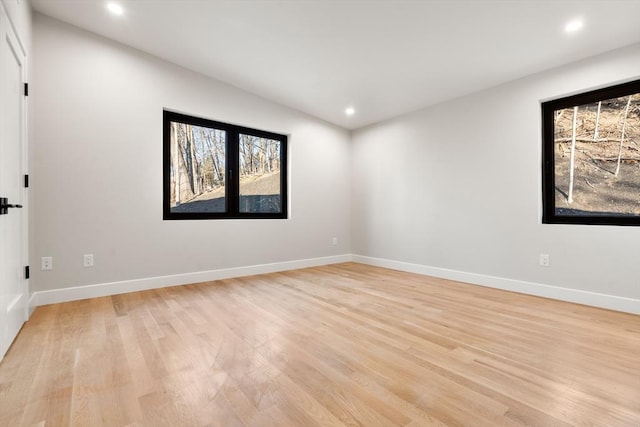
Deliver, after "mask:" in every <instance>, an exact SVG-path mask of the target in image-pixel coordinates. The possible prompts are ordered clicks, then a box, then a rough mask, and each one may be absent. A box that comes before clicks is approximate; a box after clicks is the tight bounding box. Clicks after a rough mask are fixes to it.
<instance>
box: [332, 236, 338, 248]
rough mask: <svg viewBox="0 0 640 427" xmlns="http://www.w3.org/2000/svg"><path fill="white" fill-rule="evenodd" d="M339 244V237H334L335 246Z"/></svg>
mask: <svg viewBox="0 0 640 427" xmlns="http://www.w3.org/2000/svg"><path fill="white" fill-rule="evenodd" d="M337 244H338V238H337V237H334V238H333V246H336V245H337Z"/></svg>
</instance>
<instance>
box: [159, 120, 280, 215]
mask: <svg viewBox="0 0 640 427" xmlns="http://www.w3.org/2000/svg"><path fill="white" fill-rule="evenodd" d="M171 122H178V123H185V124H190V125H193V126H199V127H207V128H213V129H217V130H222V131H224V132H226V136H225V212H172V211H171ZM162 133H163V135H162V141H163V154H162V156H163V162H162V164H163V166H162V175H163V180H162V212H163V220H193V219H195V220H201V219H287V218H288V197H287V188H288V187H287V170H288V168H287V153H288V150H287V142H288V137H287V135H283V134H278V133H275V132H269V131H263V130H259V129H253V128H248V127H244V126H237V125H232V124H229V123H223V122H218V121H215V120H209V119H205V118H202V117H195V116H191V115H187V114H182V113H177V112H174V111H171V110H166V109H165V110H163V123H162ZM240 134H244V135H250V136H255V137H258V138H268V139H271V140H275V141H278V142H279V143H280V204H281V211H280V212H240V193H239V192H240V174H239V173H238V171H239V167H240V153H239V146H240Z"/></svg>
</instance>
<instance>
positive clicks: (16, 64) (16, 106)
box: [0, 3, 28, 360]
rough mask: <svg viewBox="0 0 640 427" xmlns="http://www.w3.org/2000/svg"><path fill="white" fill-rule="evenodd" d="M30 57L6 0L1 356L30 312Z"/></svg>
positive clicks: (1, 60)
mask: <svg viewBox="0 0 640 427" xmlns="http://www.w3.org/2000/svg"><path fill="white" fill-rule="evenodd" d="M24 58H25V55H24V52H23V50H22V47H21V45H20V43H19V42H18V39H17V37H16V35H15V33H14V31H13V28H12V27H11V24H10V23H9V20H8V18H7V14H6V12H5V10H4V8H3V7H2V3H0V198H7V204H8V205H10V206H12V207H6V206H0V360H2V358H3V357H4V355H5V353H6V352H7V350H8V349H9V346H10V345H11V343H12V342H13V340H14V338H15V337H16V335H17V334H18V332H19V331H20V328H21V327H22V324H23V323H24V322H25V320H26V318H27V304H28V302H27V299H28V298H27V292H28V291H27V280H26V278H25V272H24V266H25V265H26V262H25V261H26V246H27V245H26V232H27V228H26V224H27V216H26V210H25V209H21V208H19V207H18V206H16V205H24V202H25V201H26V194H25V189H24V171H25V166H26V150H25V147H26V142H25V132H24V129H25V100H24V89H23V88H24V71H25V70H24V68H25V67H24ZM0 205H1V203H0Z"/></svg>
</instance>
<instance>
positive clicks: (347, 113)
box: [344, 107, 356, 116]
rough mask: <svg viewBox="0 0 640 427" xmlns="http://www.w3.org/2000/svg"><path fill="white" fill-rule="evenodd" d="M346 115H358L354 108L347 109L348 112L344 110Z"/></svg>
mask: <svg viewBox="0 0 640 427" xmlns="http://www.w3.org/2000/svg"><path fill="white" fill-rule="evenodd" d="M344 113H345V114H346V115H347V116H353V115H354V114H355V113H356V110H355V108H353V107H349V108H347V109H346V110H344Z"/></svg>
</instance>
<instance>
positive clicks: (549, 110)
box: [541, 80, 640, 226]
mask: <svg viewBox="0 0 640 427" xmlns="http://www.w3.org/2000/svg"><path fill="white" fill-rule="evenodd" d="M638 92H640V80H633V81H629V82H626V83H621V84H617V85H614V86H609V87H605V88H601V89H596V90H592V91H588V92H583V93H579V94H576V95H571V96H566V97H563V98H558V99H553V100H550V101H545V102H541V110H542V223H543V224H580V225H626V226H638V225H640V215H624V214H619V215H616V214H615V213H614V214H612V213H609V212H602V213H599V212H595V213H594V214H592V215H562V214H558V213H556V203H555V192H556V190H555V187H556V184H555V174H556V171H555V151H554V150H555V146H554V143H555V120H554V113H555V112H556V111H557V110H562V109H565V108H572V107H574V106H581V105H585V104H591V103H596V102H599V101H605V100H608V99H612V98H619V97H623V96H628V95H633V94H636V93H638Z"/></svg>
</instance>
